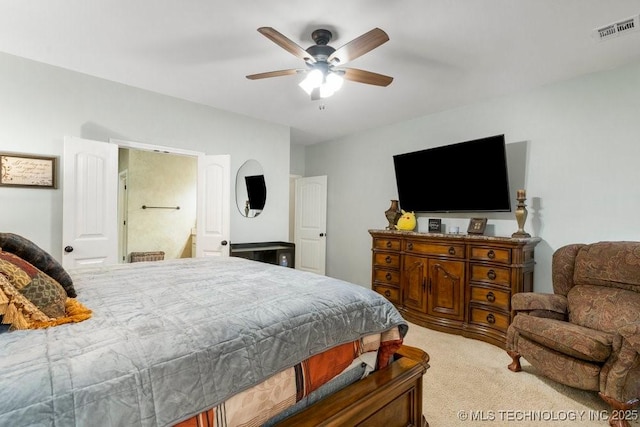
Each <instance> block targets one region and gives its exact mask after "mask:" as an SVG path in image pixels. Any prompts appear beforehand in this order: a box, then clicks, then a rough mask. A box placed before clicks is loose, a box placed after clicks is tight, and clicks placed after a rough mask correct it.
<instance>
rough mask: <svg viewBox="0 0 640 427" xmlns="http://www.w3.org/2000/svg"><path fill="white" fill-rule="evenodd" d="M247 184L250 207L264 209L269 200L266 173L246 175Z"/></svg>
mask: <svg viewBox="0 0 640 427" xmlns="http://www.w3.org/2000/svg"><path fill="white" fill-rule="evenodd" d="M244 180H245V183H246V184H247V195H248V197H249V208H250V209H257V210H262V209H264V203H265V202H266V200H267V186H266V184H265V183H264V175H251V176H245V177H244Z"/></svg>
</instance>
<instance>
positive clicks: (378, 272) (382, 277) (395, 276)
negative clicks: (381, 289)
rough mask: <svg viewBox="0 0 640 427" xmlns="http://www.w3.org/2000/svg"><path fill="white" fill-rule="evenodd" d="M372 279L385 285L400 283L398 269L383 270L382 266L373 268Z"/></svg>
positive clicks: (397, 284)
mask: <svg viewBox="0 0 640 427" xmlns="http://www.w3.org/2000/svg"><path fill="white" fill-rule="evenodd" d="M373 281H374V282H376V284H377V283H380V284H385V285H396V286H399V285H400V271H399V270H385V269H382V268H377V267H376V268H374V269H373Z"/></svg>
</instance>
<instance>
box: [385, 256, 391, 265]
mask: <svg viewBox="0 0 640 427" xmlns="http://www.w3.org/2000/svg"><path fill="white" fill-rule="evenodd" d="M384 262H386V263H387V264H391V257H390V256H389V255H387V257H386V258H385V259H384Z"/></svg>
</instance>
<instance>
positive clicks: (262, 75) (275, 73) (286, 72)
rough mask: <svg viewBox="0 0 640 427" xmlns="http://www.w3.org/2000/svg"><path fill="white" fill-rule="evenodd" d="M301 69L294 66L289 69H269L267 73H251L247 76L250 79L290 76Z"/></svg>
mask: <svg viewBox="0 0 640 427" xmlns="http://www.w3.org/2000/svg"><path fill="white" fill-rule="evenodd" d="M300 71H302V70H296V69H294V68H290V69H288V70H278V71H268V72H266V73H258V74H250V75H248V76H247V78H248V79H249V80H258V79H266V78H269V77H280V76H290V75H292V74H297V73H299V72H300Z"/></svg>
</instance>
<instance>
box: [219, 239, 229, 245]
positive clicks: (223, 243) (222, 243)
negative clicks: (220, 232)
mask: <svg viewBox="0 0 640 427" xmlns="http://www.w3.org/2000/svg"><path fill="white" fill-rule="evenodd" d="M228 243H229V242H227V241H226V240H223V241H222V242H220V244H221V245H222V246H227V244H228Z"/></svg>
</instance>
